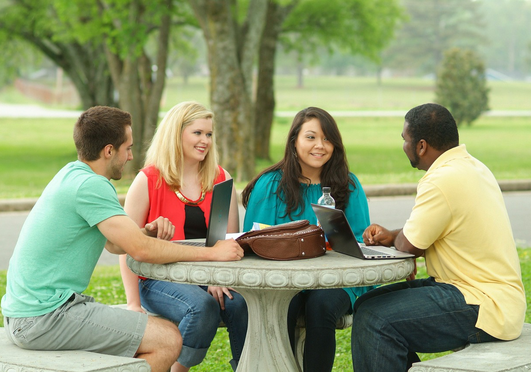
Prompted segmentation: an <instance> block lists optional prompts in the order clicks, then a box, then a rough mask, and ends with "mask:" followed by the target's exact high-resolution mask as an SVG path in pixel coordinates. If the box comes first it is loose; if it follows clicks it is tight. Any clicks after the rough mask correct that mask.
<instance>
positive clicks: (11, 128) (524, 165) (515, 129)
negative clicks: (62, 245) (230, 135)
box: [0, 117, 531, 199]
mask: <svg viewBox="0 0 531 372" xmlns="http://www.w3.org/2000/svg"><path fill="white" fill-rule="evenodd" d="M337 121H338V125H339V127H340V130H341V133H342V136H343V141H344V143H345V147H346V149H347V157H348V161H349V164H350V169H351V170H352V171H353V172H354V173H355V174H356V175H357V176H358V177H359V179H360V181H361V183H362V185H370V184H387V183H416V182H417V181H418V180H419V179H420V177H422V175H423V174H424V173H423V172H420V171H418V170H416V169H413V168H411V166H410V164H409V161H408V160H407V158H406V156H405V155H404V153H403V151H402V143H403V140H402V138H401V136H400V134H401V132H402V125H403V121H402V119H400V118H342V117H340V118H337ZM290 124H291V119H289V118H277V119H276V121H275V124H274V127H273V133H272V140H271V157H272V159H273V161H278V160H279V159H280V158H281V157H282V156H283V153H284V144H285V141H286V136H287V133H288V130H289V126H290ZM73 125H74V120H73V119H10V118H0V159H2V161H1V162H0V174H1V175H2V176H1V177H0V199H6V198H22V197H37V196H39V195H40V194H41V192H42V190H43V189H44V187H45V186H46V185H47V184H48V182H49V181H50V179H51V178H52V177H53V176H54V175H55V173H56V172H57V171H58V170H59V169H61V167H63V165H64V164H66V163H67V162H69V161H73V160H75V159H76V157H77V155H76V150H75V147H74V143H73V140H72V129H73ZM529 133H531V117H517V118H513V117H511V118H499V117H482V118H481V119H480V120H478V121H477V122H476V123H474V125H473V126H470V127H462V128H461V129H460V136H461V143H465V144H466V145H467V147H468V150H469V151H470V153H471V154H472V155H474V156H475V157H477V158H478V159H480V160H481V161H483V162H484V163H485V164H486V165H487V166H488V167H489V168H490V169H491V170H492V172H493V173H494V175H495V176H496V178H497V179H499V180H507V179H529V178H531V173H530V171H529V170H530V169H531V156H530V152H529V144H528V143H529V139H530V135H529ZM269 164H271V163H270V162H264V161H260V162H257V166H256V171H257V172H258V171H260V170H262V169H263V168H264V167H266V166H267V165H269ZM130 182H131V178H125V179H123V180H121V181H119V182H115V185H116V186H117V189H118V192H119V193H125V192H127V189H128V187H129V185H130ZM244 186H245V183H241V184H238V185H237V187H238V188H239V189H242V188H243V187H244Z"/></svg>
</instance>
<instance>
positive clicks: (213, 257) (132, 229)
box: [98, 216, 243, 264]
mask: <svg viewBox="0 0 531 372" xmlns="http://www.w3.org/2000/svg"><path fill="white" fill-rule="evenodd" d="M98 228H99V229H100V231H101V233H102V234H103V235H104V236H105V237H106V238H107V240H108V241H109V244H112V245H114V246H115V247H119V250H120V253H122V254H123V253H127V254H129V255H130V256H131V257H133V258H134V259H135V260H136V261H141V262H149V263H156V264H164V263H170V262H179V261H237V260H240V259H241V258H242V257H243V250H242V249H241V247H240V246H239V245H238V243H236V241H234V239H229V240H220V241H218V242H217V243H216V244H215V245H214V246H213V247H192V246H186V245H180V244H175V243H171V242H169V241H166V240H161V239H154V238H151V237H149V236H146V235H144V234H143V233H142V231H141V230H140V229H139V228H138V226H137V225H136V224H135V223H134V221H133V220H132V219H131V218H129V217H127V216H113V217H110V218H108V219H106V220H104V221H102V222H100V223H99V224H98Z"/></svg>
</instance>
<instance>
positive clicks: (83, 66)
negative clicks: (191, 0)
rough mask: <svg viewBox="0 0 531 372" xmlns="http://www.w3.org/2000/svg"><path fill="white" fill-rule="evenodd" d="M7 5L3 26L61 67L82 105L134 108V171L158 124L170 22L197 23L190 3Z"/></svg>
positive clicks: (13, 0) (31, 0)
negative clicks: (183, 5) (184, 4)
mask: <svg viewBox="0 0 531 372" xmlns="http://www.w3.org/2000/svg"><path fill="white" fill-rule="evenodd" d="M9 3H10V6H8V7H6V8H4V9H3V10H5V11H4V12H2V16H1V17H0V22H2V23H1V25H2V26H4V25H7V26H10V27H11V29H13V30H15V31H16V32H17V35H19V36H20V37H21V38H23V39H24V40H26V41H29V42H31V43H33V44H34V45H36V46H37V47H38V48H39V49H40V50H41V51H43V53H45V54H46V55H48V56H49V57H50V58H51V59H52V60H53V61H54V62H55V63H56V64H58V65H59V66H61V67H63V69H64V70H65V72H66V73H67V74H68V75H69V77H70V79H71V80H72V81H73V82H74V84H75V85H76V88H77V90H78V92H79V93H80V96H81V98H82V100H83V106H84V108H88V107H90V106H94V105H96V104H106V105H114V104H116V103H117V104H118V106H119V107H120V108H122V109H124V110H126V111H129V112H130V113H131V114H132V116H133V121H134V123H135V125H133V134H134V138H135V142H136V144H137V145H136V146H134V148H133V151H134V160H133V161H132V162H129V163H128V168H127V172H129V173H133V172H136V171H137V170H138V169H139V168H140V166H141V165H142V163H143V159H144V153H145V149H146V144H147V142H148V141H149V140H150V139H151V137H152V135H153V132H154V130H155V128H156V125H157V122H158V114H159V106H160V101H161V97H162V94H163V91H164V85H165V81H166V64H167V55H168V45H169V34H170V31H171V28H172V25H175V24H187V23H190V22H193V21H192V19H193V18H192V13H191V11H190V8H189V7H187V6H185V7H181V6H175V5H176V4H178V3H179V0H96V1H94V0H10V2H9ZM50 20H52V21H50ZM148 47H149V48H148ZM102 91H103V92H104V93H105V94H103V93H101V92H102ZM116 93H117V97H118V98H117V102H116V100H115V98H114V97H115V95H116ZM85 97H86V98H85Z"/></svg>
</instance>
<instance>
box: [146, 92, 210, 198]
mask: <svg viewBox="0 0 531 372" xmlns="http://www.w3.org/2000/svg"><path fill="white" fill-rule="evenodd" d="M197 119H212V129H214V114H213V113H212V111H210V110H208V109H206V108H205V106H203V105H201V104H200V103H197V102H193V101H190V102H181V103H179V104H178V105H175V106H173V107H172V108H171V109H170V110H169V111H168V112H167V113H166V115H165V116H164V118H163V119H162V121H161V122H160V124H159V126H158V127H157V130H156V132H155V135H154V136H153V139H152V140H151V144H150V145H149V148H148V150H147V152H146V161H145V162H144V167H147V166H154V167H155V168H157V169H158V170H159V172H160V177H161V179H164V181H166V183H167V184H168V185H169V186H170V187H171V188H172V189H174V190H176V191H177V190H179V188H180V187H181V185H182V184H183V165H184V159H183V157H184V155H183V146H182V137H183V131H184V129H185V128H186V127H187V126H189V125H190V124H192V123H193V122H194V121H195V120H197ZM211 138H212V145H211V147H210V149H209V151H208V153H207V155H206V157H205V159H204V160H203V161H201V162H200V164H199V177H200V179H201V187H202V191H205V192H208V191H210V190H212V188H213V185H214V181H215V180H216V178H217V176H218V174H219V171H218V156H217V150H216V138H215V136H214V130H213V131H212V137H211Z"/></svg>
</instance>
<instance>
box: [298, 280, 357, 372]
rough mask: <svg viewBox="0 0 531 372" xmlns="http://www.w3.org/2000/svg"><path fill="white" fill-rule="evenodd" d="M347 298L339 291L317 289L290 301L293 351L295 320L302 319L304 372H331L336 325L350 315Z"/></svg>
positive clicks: (334, 350)
mask: <svg viewBox="0 0 531 372" xmlns="http://www.w3.org/2000/svg"><path fill="white" fill-rule="evenodd" d="M351 310H352V305H351V303H350V297H349V295H348V294H347V292H345V291H344V290H343V289H341V288H338V289H317V290H309V291H303V292H299V293H298V294H297V295H296V296H295V297H293V300H291V302H290V305H289V310H288V332H289V338H290V342H291V347H292V349H293V351H295V326H296V324H297V318H298V317H299V316H304V321H305V327H306V340H305V342H304V355H303V370H304V372H323V371H331V370H332V367H333V365H334V356H335V353H336V324H337V320H338V319H339V318H341V317H342V316H343V315H345V314H347V313H350V312H351Z"/></svg>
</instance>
